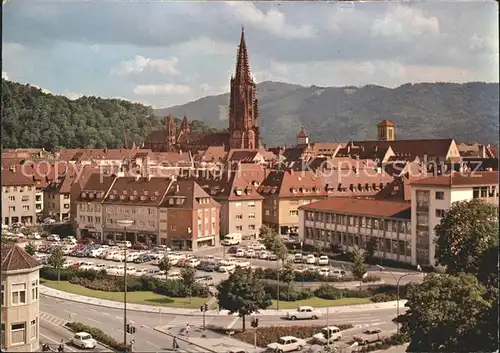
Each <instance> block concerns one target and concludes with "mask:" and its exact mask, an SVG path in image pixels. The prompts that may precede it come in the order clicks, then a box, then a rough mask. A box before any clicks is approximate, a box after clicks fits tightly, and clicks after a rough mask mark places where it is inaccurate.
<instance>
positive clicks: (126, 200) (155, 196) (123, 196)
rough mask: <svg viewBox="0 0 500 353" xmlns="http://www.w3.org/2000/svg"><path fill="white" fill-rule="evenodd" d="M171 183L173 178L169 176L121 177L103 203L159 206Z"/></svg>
mask: <svg viewBox="0 0 500 353" xmlns="http://www.w3.org/2000/svg"><path fill="white" fill-rule="evenodd" d="M170 185H172V180H171V179H169V178H141V177H138V178H134V177H120V178H117V179H116V180H115V182H114V183H113V185H112V186H111V188H110V191H109V193H108V195H107V197H106V198H105V200H104V202H103V203H105V204H114V205H116V204H122V205H143V206H148V205H149V206H158V205H160V203H161V201H162V198H163V196H164V195H165V193H166V192H167V190H168V188H169V186H170ZM131 198H132V199H131Z"/></svg>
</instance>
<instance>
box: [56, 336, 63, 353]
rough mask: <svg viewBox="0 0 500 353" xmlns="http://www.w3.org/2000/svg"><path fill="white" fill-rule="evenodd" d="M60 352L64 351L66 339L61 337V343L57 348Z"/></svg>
mask: <svg viewBox="0 0 500 353" xmlns="http://www.w3.org/2000/svg"><path fill="white" fill-rule="evenodd" d="M57 351H58V352H64V339H61V344H59V347H58V348H57Z"/></svg>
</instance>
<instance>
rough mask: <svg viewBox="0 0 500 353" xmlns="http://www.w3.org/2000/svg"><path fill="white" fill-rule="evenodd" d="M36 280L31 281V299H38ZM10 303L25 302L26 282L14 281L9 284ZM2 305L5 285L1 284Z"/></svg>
mask: <svg viewBox="0 0 500 353" xmlns="http://www.w3.org/2000/svg"><path fill="white" fill-rule="evenodd" d="M38 284H39V283H38V280H34V281H32V282H31V300H38ZM10 293H11V295H10V299H11V300H10V304H11V305H23V304H26V303H27V295H26V293H27V286H26V283H15V284H12V285H11V292H10ZM1 300H2V306H5V286H4V285H3V284H2V292H1Z"/></svg>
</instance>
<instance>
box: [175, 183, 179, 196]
mask: <svg viewBox="0 0 500 353" xmlns="http://www.w3.org/2000/svg"><path fill="white" fill-rule="evenodd" d="M175 193H176V194H178V193H179V184H176V185H175Z"/></svg>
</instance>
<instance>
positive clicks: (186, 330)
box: [184, 323, 189, 338]
mask: <svg viewBox="0 0 500 353" xmlns="http://www.w3.org/2000/svg"><path fill="white" fill-rule="evenodd" d="M184 332H185V333H186V337H187V338H189V323H187V324H186V328H185V330H184Z"/></svg>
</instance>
